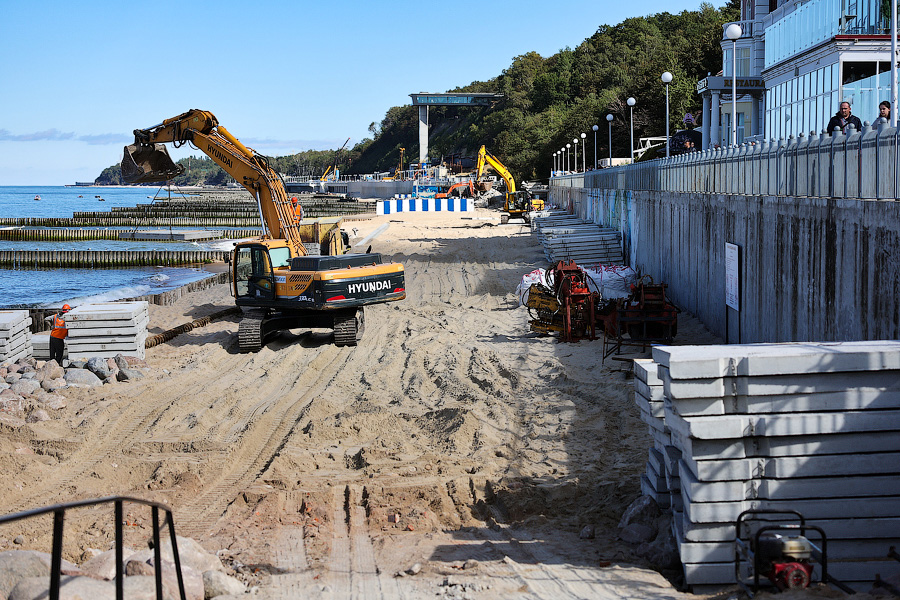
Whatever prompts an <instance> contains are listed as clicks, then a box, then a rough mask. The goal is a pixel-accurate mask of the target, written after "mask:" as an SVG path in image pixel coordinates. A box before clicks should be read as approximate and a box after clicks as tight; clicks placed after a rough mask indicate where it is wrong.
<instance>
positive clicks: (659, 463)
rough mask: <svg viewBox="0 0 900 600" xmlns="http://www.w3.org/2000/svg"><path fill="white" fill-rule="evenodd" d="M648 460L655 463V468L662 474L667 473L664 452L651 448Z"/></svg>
mask: <svg viewBox="0 0 900 600" xmlns="http://www.w3.org/2000/svg"><path fill="white" fill-rule="evenodd" d="M647 454H648V460H649V462H650V464H652V465H653V470H654V471H655V472H656V473H659V474H660V475H665V473H666V464H665V461H664V459H663V453H662V452H661V451H660V450H657V449H656V448H650V450H649V451H648V452H647Z"/></svg>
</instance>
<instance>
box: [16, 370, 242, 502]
mask: <svg viewBox="0 0 900 600" xmlns="http://www.w3.org/2000/svg"><path fill="white" fill-rule="evenodd" d="M245 364H246V358H244V357H242V355H228V358H227V359H226V364H225V365H223V369H222V372H223V373H226V374H231V377H232V378H235V379H237V378H238V377H240V373H241V368H242V366H245ZM143 385H147V384H143ZM144 389H145V388H144V387H141V388H138V389H136V390H134V391H133V392H130V393H129V394H128V395H129V396H131V402H130V403H129V404H128V406H127V407H123V406H122V405H121V404H115V405H110V406H109V407H108V408H107V409H105V411H104V412H105V413H113V414H115V415H116V416H113V417H110V418H109V419H105V418H100V419H97V420H98V421H99V422H100V423H101V425H98V426H97V427H96V429H97V430H96V431H92V432H90V433H89V434H88V435H86V437H85V440H84V442H83V443H81V444H80V446H79V448H78V449H77V450H75V451H74V452H72V453H71V454H70V455H69V456H67V457H66V458H65V460H63V461H61V462H60V465H59V466H60V467H61V468H59V469H56V470H55V471H54V473H53V474H52V475H50V476H49V477H48V478H45V479H43V480H41V481H40V482H35V483H37V484H38V486H37V487H32V488H30V489H28V490H27V491H24V493H23V494H22V495H21V496H20V497H15V496H11V497H7V498H5V501H4V510H5V511H6V512H16V511H20V510H27V509H30V508H36V507H38V506H45V505H47V504H49V503H52V499H55V498H57V497H60V496H64V497H68V499H71V497H70V496H71V494H70V492H71V491H72V490H70V489H67V488H69V487H70V486H71V485H72V483H73V482H74V481H76V480H78V479H79V478H82V477H85V476H86V474H89V473H90V472H91V471H92V470H94V468H95V466H96V465H97V464H99V463H100V462H102V461H104V460H106V459H108V458H109V457H110V455H112V454H118V453H120V452H122V450H123V449H125V448H126V447H127V446H128V445H130V444H131V443H134V442H135V441H136V440H139V439H141V436H142V434H144V433H145V432H146V431H148V430H149V429H150V428H151V427H152V425H153V423H155V422H157V421H158V420H159V419H160V417H161V416H162V414H163V413H165V411H167V410H168V409H169V408H170V406H171V405H172V404H175V403H177V402H178V401H179V399H180V398H185V397H188V398H190V397H193V396H195V395H196V394H198V393H199V392H200V391H201V390H202V389H204V383H203V382H202V381H198V382H196V383H195V384H194V385H188V386H187V387H183V388H181V392H180V394H179V396H178V398H167V399H165V400H164V401H162V402H158V403H148V402H147V401H146V399H144V398H143V397H142V395H141V391H142V390H144Z"/></svg>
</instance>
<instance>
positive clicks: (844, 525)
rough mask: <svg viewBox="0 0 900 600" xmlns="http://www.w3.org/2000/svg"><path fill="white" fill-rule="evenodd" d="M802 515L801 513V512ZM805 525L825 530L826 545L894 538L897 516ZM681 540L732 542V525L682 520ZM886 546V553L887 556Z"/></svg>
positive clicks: (899, 523)
mask: <svg viewBox="0 0 900 600" xmlns="http://www.w3.org/2000/svg"><path fill="white" fill-rule="evenodd" d="M801 514H802V511H801ZM807 524H809V525H816V526H818V527H821V528H822V529H823V530H824V531H825V535H826V536H828V540H829V542H831V541H832V540H881V539H893V538H895V537H897V532H898V531H900V529H898V526H900V517H884V518H866V517H857V518H852V517H850V518H843V519H807ZM682 527H683V529H684V539H685V540H686V541H689V542H722V541H731V540H733V539H734V523H693V522H691V520H690V519H688V518H687V515H684V516H683V517H682ZM886 550H887V547H886V546H885V554H887V551H886Z"/></svg>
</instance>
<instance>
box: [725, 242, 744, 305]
mask: <svg viewBox="0 0 900 600" xmlns="http://www.w3.org/2000/svg"><path fill="white" fill-rule="evenodd" d="M740 268H741V263H740V248H738V246H737V245H736V244H729V243H728V242H725V305H726V306H730V307H731V308H733V309H734V310H738V311H739V310H741V278H740Z"/></svg>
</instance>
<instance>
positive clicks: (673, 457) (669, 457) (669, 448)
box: [663, 444, 681, 477]
mask: <svg viewBox="0 0 900 600" xmlns="http://www.w3.org/2000/svg"><path fill="white" fill-rule="evenodd" d="M663 458H664V459H665V461H666V473H671V474H672V475H674V476H675V477H677V476H678V461H679V460H681V450H679V449H678V448H676V447H675V446H673V445H671V444H667V445H666V447H665V448H664V450H663Z"/></svg>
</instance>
